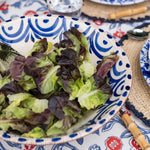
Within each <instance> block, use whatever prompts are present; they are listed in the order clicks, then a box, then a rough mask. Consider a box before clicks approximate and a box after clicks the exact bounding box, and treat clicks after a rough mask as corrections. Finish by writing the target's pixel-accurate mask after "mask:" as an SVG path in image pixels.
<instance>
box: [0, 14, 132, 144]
mask: <svg viewBox="0 0 150 150" xmlns="http://www.w3.org/2000/svg"><path fill="white" fill-rule="evenodd" d="M72 26H74V27H76V28H78V30H79V31H81V32H83V34H84V35H85V36H86V37H87V39H88V41H89V45H90V49H89V51H90V56H91V60H92V62H93V63H94V64H97V63H98V62H99V61H100V60H101V59H102V58H103V56H107V55H109V54H110V53H111V52H115V53H116V54H118V56H119V60H118V62H117V63H116V64H115V65H114V67H113V68H112V69H111V71H110V72H109V76H110V79H111V80H110V83H111V87H112V89H113V95H112V96H111V97H110V99H109V100H108V101H107V103H106V104H105V105H104V106H102V107H101V108H99V109H97V110H93V111H90V112H89V113H88V114H86V115H85V116H84V117H83V118H82V119H81V120H80V121H79V122H78V123H77V124H76V125H75V126H73V127H72V128H71V129H69V131H68V133H67V134H66V135H63V136H57V137H49V138H42V139H34V138H24V137H20V136H18V135H14V134H12V133H8V132H3V131H0V138H3V139H4V140H8V141H11V142H16V143H22V144H33V145H46V144H58V143H63V142H68V141H71V140H75V139H79V138H81V137H83V136H86V135H88V134H90V133H92V132H94V131H96V130H98V129H99V128H101V127H102V126H103V125H104V124H106V123H107V122H108V121H109V120H110V119H111V118H113V117H114V116H115V114H116V113H117V112H118V111H119V109H120V108H121V107H122V106H123V105H124V103H125V101H126V99H127V97H128V94H129V92H130V88H131V80H132V73H131V67H130V63H129V60H128V58H127V56H126V53H125V52H124V51H123V50H122V48H121V47H120V45H119V44H118V43H117V42H116V41H115V40H114V39H113V37H112V36H111V35H109V34H108V33H107V32H105V31H104V30H102V29H99V28H98V27H97V26H94V25H91V24H90V23H88V22H82V21H81V20H78V19H75V18H69V17H64V16H55V15H53V16H52V15H50V14H48V15H40V16H38V15H35V16H23V17H20V18H16V19H13V20H8V21H6V22H3V23H1V24H0V41H2V42H3V43H6V44H9V45H11V46H12V47H13V48H14V49H16V50H17V51H19V52H20V53H22V54H23V55H27V54H28V53H29V51H30V49H31V47H32V46H33V44H34V42H35V41H36V40H39V39H40V38H43V37H46V38H47V39H48V41H51V42H53V43H55V42H58V41H59V40H61V39H63V38H64V36H63V34H62V33H63V32H64V31H66V30H68V29H70V27H72Z"/></svg>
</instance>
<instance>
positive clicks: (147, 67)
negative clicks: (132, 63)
mask: <svg viewBox="0 0 150 150" xmlns="http://www.w3.org/2000/svg"><path fill="white" fill-rule="evenodd" d="M149 54H150V38H149V39H148V40H147V41H146V42H145V44H144V46H143V48H142V50H141V53H140V66H141V70H142V73H143V76H144V78H145V80H146V82H147V84H148V85H149V86H150V58H149Z"/></svg>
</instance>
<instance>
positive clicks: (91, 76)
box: [0, 27, 118, 138]
mask: <svg viewBox="0 0 150 150" xmlns="http://www.w3.org/2000/svg"><path fill="white" fill-rule="evenodd" d="M64 35H65V37H66V39H64V40H61V41H60V42H59V43H55V44H54V45H53V44H52V43H51V42H48V41H47V39H46V38H43V39H41V40H39V41H37V42H35V43H34V45H33V48H32V49H31V51H30V53H29V55H28V56H27V57H25V56H22V55H21V54H19V53H18V52H16V51H15V50H13V49H12V48H9V46H7V45H3V44H1V45H2V46H3V47H2V46H1V47H0V48H1V49H0V55H1V54H5V53H6V56H9V57H11V59H8V58H9V57H5V59H3V60H2V61H0V74H1V76H2V78H1V79H0V128H1V129H2V130H4V131H12V132H15V133H18V134H20V135H22V136H24V137H31V138H42V137H47V136H55V135H61V134H64V133H65V132H66V131H67V130H68V129H69V128H70V127H71V126H72V125H73V124H75V123H77V122H78V120H79V119H80V118H81V117H82V116H83V115H84V112H85V111H88V110H91V109H96V108H97V107H98V106H100V105H103V104H105V103H106V101H107V99H108V98H109V97H110V96H111V94H112V92H113V91H112V89H111V87H110V85H109V78H108V76H107V73H108V72H109V71H110V69H111V68H112V67H113V65H114V64H115V63H116V61H117V60H118V56H117V55H116V54H115V53H111V54H110V55H109V56H107V57H104V58H103V60H102V61H101V62H100V63H99V64H98V65H97V66H96V67H95V66H94V65H93V64H92V62H91V60H90V54H89V47H88V41H87V39H86V37H85V36H84V35H83V33H81V32H80V31H78V30H77V29H76V28H75V27H72V28H71V29H70V30H68V31H66V32H64ZM5 47H7V48H5ZM8 49H9V50H8ZM7 53H8V54H7ZM2 58H3V57H1V56H0V60H1V59H2ZM5 61H7V65H6V62H5Z"/></svg>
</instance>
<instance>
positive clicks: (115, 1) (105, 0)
mask: <svg viewBox="0 0 150 150" xmlns="http://www.w3.org/2000/svg"><path fill="white" fill-rule="evenodd" d="M91 1H93V2H96V3H102V4H107V5H132V4H137V3H141V2H144V1H146V0H91Z"/></svg>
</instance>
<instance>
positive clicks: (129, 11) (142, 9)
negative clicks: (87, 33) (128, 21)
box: [109, 6, 150, 19]
mask: <svg viewBox="0 0 150 150" xmlns="http://www.w3.org/2000/svg"><path fill="white" fill-rule="evenodd" d="M149 9H150V7H145V6H142V7H138V8H134V9H127V10H123V11H119V12H115V13H111V14H110V15H109V18H110V19H119V18H121V17H125V16H132V15H137V14H140V13H144V12H146V11H148V10H149Z"/></svg>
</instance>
